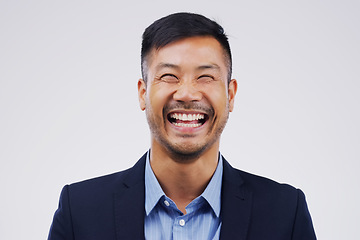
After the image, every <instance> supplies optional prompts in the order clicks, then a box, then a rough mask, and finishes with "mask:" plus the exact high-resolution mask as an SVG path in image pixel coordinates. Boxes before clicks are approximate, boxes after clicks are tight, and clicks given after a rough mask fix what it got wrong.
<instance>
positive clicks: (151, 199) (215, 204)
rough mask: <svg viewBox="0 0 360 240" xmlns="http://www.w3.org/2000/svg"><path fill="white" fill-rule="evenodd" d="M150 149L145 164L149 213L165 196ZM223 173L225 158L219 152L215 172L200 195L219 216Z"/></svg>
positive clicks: (146, 203)
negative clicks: (153, 169)
mask: <svg viewBox="0 0 360 240" xmlns="http://www.w3.org/2000/svg"><path fill="white" fill-rule="evenodd" d="M149 153H150V151H148V152H147V155H146V164H145V211H146V215H149V214H150V212H151V211H152V210H153V208H154V207H155V206H156V204H157V203H158V201H159V200H160V198H161V197H162V196H165V193H164V191H163V190H162V188H161V186H160V184H159V182H158V180H157V179H156V177H155V174H154V172H153V171H152V169H151V166H150V154H149ZM222 175H223V159H222V156H221V154H219V161H218V165H217V167H216V170H215V173H214V175H213V176H212V178H211V180H210V182H209V184H208V185H207V187H206V189H205V190H204V192H203V193H202V194H201V195H200V196H201V197H203V198H204V199H205V200H206V201H207V202H208V203H209V205H210V206H211V208H212V209H213V211H214V213H215V214H216V216H217V217H219V216H220V208H221V185H222Z"/></svg>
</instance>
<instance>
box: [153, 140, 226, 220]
mask: <svg viewBox="0 0 360 240" xmlns="http://www.w3.org/2000/svg"><path fill="white" fill-rule="evenodd" d="M218 154H219V142H216V143H214V145H213V146H211V147H210V148H209V149H208V150H207V151H205V152H204V153H203V154H201V155H200V156H197V157H196V158H193V159H185V158H181V159H179V158H177V159H174V156H173V155H171V154H168V152H167V151H166V150H165V149H163V147H162V146H161V145H158V144H156V143H155V144H154V143H153V144H152V148H151V153H150V164H151V168H152V170H153V171H154V174H155V176H156V178H157V180H158V181H159V183H160V186H161V188H162V189H163V191H164V193H165V194H166V195H167V196H168V197H169V198H171V199H172V200H173V201H174V202H175V203H176V205H177V207H178V208H179V210H181V211H182V212H183V213H185V207H186V206H187V205H188V204H189V203H190V202H191V201H192V200H194V199H195V198H196V197H198V196H200V195H201V193H202V192H203V191H204V190H205V188H206V186H207V185H208V183H209V181H210V179H211V177H212V175H213V174H214V172H215V170H216V167H217V164H218Z"/></svg>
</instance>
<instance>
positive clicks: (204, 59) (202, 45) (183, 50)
mask: <svg viewBox="0 0 360 240" xmlns="http://www.w3.org/2000/svg"><path fill="white" fill-rule="evenodd" d="M169 64H170V65H175V66H179V67H182V66H183V67H185V66H188V67H189V66H193V67H198V66H200V65H217V66H219V67H220V69H222V68H224V69H226V68H227V66H228V60H227V56H226V53H225V50H224V49H223V47H222V46H221V44H220V43H219V42H218V41H217V40H216V39H215V38H213V37H208V36H200V37H190V38H184V39H181V40H178V41H175V42H172V43H170V44H168V45H166V46H164V47H162V48H159V49H152V51H151V52H150V54H149V56H148V59H147V66H148V67H149V68H152V69H153V70H155V69H156V68H158V66H159V65H162V66H167V65H169ZM154 68H155V69H154Z"/></svg>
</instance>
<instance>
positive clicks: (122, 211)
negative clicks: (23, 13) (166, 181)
mask: <svg viewBox="0 0 360 240" xmlns="http://www.w3.org/2000/svg"><path fill="white" fill-rule="evenodd" d="M145 159H146V154H145V155H143V156H142V157H141V158H140V160H139V161H138V162H137V163H136V164H135V165H134V167H132V168H130V169H129V170H127V174H126V175H125V177H124V180H123V181H122V183H121V184H120V186H119V190H118V191H117V192H115V193H114V209H115V229H116V237H117V239H118V240H121V239H136V240H138V239H145V237H144V217H145V180H144V179H145V176H144V175H145Z"/></svg>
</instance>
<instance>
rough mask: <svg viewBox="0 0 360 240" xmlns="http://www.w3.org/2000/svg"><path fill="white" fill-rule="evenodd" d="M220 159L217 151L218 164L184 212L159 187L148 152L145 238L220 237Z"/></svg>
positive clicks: (212, 239)
mask: <svg viewBox="0 0 360 240" xmlns="http://www.w3.org/2000/svg"><path fill="white" fill-rule="evenodd" d="M222 161H223V160H222V157H221V155H220V154H219V161H218V166H217V168H216V170H215V173H214V175H213V177H212V178H211V180H210V182H209V184H208V185H207V187H206V189H205V190H204V192H203V193H202V194H201V195H200V196H199V197H197V198H195V199H194V200H193V201H192V202H191V203H189V205H187V206H186V208H185V209H186V214H185V215H184V214H183V213H182V212H181V211H180V210H179V209H178V208H177V207H176V205H175V203H174V201H172V200H171V199H170V198H169V197H167V196H166V195H165V193H164V191H163V190H162V188H161V186H160V184H159V182H158V181H157V179H156V177H155V174H154V172H153V171H152V169H151V166H150V158H149V152H148V154H147V159H146V165H145V211H146V215H145V226H144V227H145V239H147V240H185V239H204V240H205V239H206V240H207V239H209V240H218V239H219V236H220V228H221V220H220V207H221V185H222V175H223V164H222Z"/></svg>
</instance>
